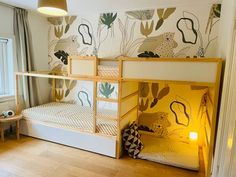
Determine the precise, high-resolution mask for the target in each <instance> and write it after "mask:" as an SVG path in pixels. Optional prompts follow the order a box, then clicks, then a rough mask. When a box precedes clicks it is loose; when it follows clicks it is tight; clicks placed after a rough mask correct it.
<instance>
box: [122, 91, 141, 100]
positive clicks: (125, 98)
mask: <svg viewBox="0 0 236 177" xmlns="http://www.w3.org/2000/svg"><path fill="white" fill-rule="evenodd" d="M137 94H138V91H136V92H133V93H131V94H129V95H127V96H126V97H124V98H122V99H121V100H122V101H126V100H128V99H130V98H132V97H133V96H136V95H137Z"/></svg>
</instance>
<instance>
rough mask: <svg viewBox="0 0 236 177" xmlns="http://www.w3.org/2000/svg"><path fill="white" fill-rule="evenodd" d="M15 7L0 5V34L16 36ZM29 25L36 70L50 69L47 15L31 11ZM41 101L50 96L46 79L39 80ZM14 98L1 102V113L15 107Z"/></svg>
mask: <svg viewBox="0 0 236 177" xmlns="http://www.w3.org/2000/svg"><path fill="white" fill-rule="evenodd" d="M13 15H14V12H13V9H12V8H9V7H5V6H2V5H0V22H1V27H0V35H4V36H9V37H12V36H14V30H13ZM28 18H29V26H30V28H31V33H32V45H33V53H34V64H35V69H36V70H48V35H47V34H48V23H47V19H46V18H45V17H42V16H40V15H38V14H36V13H34V12H29V14H28ZM39 83H40V84H39V86H38V89H39V93H40V96H39V99H40V100H39V101H40V102H41V103H42V102H46V101H47V100H48V96H49V86H48V82H47V81H46V80H43V81H41V80H40V82H39ZM14 106H15V102H14V100H10V101H9V100H8V101H6V102H0V113H1V112H2V111H3V110H7V109H14Z"/></svg>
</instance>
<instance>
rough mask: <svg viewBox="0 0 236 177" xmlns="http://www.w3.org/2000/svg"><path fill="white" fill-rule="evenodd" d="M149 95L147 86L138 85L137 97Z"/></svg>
mask: <svg viewBox="0 0 236 177" xmlns="http://www.w3.org/2000/svg"><path fill="white" fill-rule="evenodd" d="M148 94H149V85H148V83H146V82H141V83H139V96H140V97H147V96H148Z"/></svg>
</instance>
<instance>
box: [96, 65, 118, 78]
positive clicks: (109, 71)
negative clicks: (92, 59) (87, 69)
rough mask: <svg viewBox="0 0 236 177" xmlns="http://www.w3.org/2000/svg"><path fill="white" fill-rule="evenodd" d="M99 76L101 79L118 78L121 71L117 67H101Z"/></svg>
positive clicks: (99, 67)
mask: <svg viewBox="0 0 236 177" xmlns="http://www.w3.org/2000/svg"><path fill="white" fill-rule="evenodd" d="M98 75H99V76H101V77H118V76H119V69H118V67H117V66H109V65H99V66H98Z"/></svg>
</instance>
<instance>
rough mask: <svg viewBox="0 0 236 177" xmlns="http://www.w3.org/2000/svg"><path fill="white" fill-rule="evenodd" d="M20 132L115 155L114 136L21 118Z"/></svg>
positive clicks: (110, 155) (111, 155)
mask: <svg viewBox="0 0 236 177" xmlns="http://www.w3.org/2000/svg"><path fill="white" fill-rule="evenodd" d="M20 133H21V134H23V135H27V136H31V137H34V138H39V139H43V140H47V141H51V142H55V143H59V144H63V145H67V146H71V147H75V148H79V149H83V150H87V151H91V152H95V153H98V154H102V155H106V156H109V157H114V158H115V157H116V138H115V137H106V136H102V135H96V134H90V133H87V132H81V131H76V130H71V129H65V128H62V127H56V126H52V125H46V124H43V123H39V122H37V121H29V120H25V119H23V120H21V123H20Z"/></svg>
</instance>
